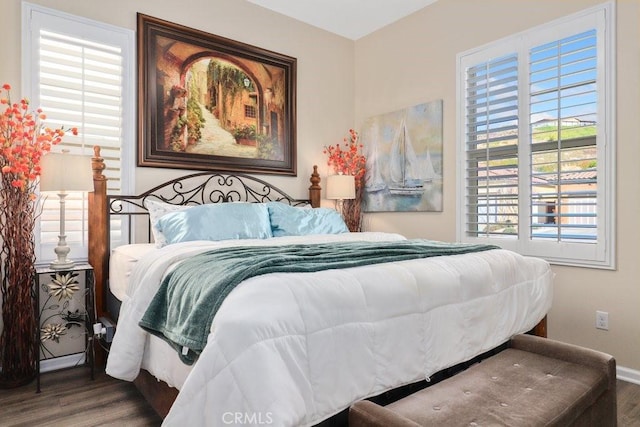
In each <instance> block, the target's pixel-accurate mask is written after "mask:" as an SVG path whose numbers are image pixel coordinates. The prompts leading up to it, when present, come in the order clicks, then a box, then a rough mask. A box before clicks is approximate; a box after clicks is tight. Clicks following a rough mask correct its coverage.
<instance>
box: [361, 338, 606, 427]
mask: <svg viewBox="0 0 640 427" xmlns="http://www.w3.org/2000/svg"><path fill="white" fill-rule="evenodd" d="M443 425H451V426H453V425H457V426H486V425H502V426H562V427H565V426H601V427H604V426H616V425H617V408H616V363H615V359H614V358H613V357H611V356H609V355H607V354H604V353H600V352H597V351H594V350H589V349H586V348H582V347H578V346H574V345H570V344H565V343H560V342H557V341H553V340H548V339H544V338H540V337H535V336H529V335H518V336H516V337H514V338H513V339H512V340H511V341H510V343H509V348H507V349H506V350H503V351H502V352H500V353H498V354H496V355H494V356H491V357H489V358H487V359H485V360H483V361H482V362H480V363H477V364H475V365H473V366H471V367H470V368H468V369H467V370H465V371H463V372H461V373H459V374H456V375H454V376H453V377H451V378H449V379H446V380H444V381H442V382H440V383H438V384H434V385H433V386H431V387H428V388H426V389H424V390H421V391H419V392H416V393H414V394H411V395H409V396H407V397H405V398H403V399H401V400H399V401H397V402H394V403H392V404H390V405H388V406H379V405H377V404H375V403H373V402H370V401H360V402H357V403H355V404H354V405H352V406H351V409H350V411H349V426H350V427H377V426H379V427H382V426H385V427H416V426H443Z"/></svg>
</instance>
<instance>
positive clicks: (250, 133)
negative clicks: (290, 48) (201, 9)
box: [138, 14, 296, 175]
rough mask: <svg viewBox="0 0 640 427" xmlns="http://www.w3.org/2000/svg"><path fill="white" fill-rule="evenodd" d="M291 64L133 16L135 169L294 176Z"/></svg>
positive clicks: (282, 58) (239, 45) (288, 59)
mask: <svg viewBox="0 0 640 427" xmlns="http://www.w3.org/2000/svg"><path fill="white" fill-rule="evenodd" d="M295 82H296V59H295V58H292V57H289V56H286V55H282V54H279V53H275V52H271V51H268V50H265V49H261V48H258V47H255V46H250V45H247V44H244V43H240V42H237V41H233V40H229V39H226V38H223V37H219V36H216V35H213V34H209V33H206V32H203V31H199V30H195V29H191V28H186V27H183V26H181V25H178V24H174V23H171V22H167V21H163V20H161V19H157V18H153V17H150V16H147V15H143V14H138V115H139V116H138V166H150V167H167V168H179V169H198V170H225V171H237V172H257V173H272V174H284V175H296V122H295V118H296V86H295Z"/></svg>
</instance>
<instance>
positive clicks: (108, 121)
mask: <svg viewBox="0 0 640 427" xmlns="http://www.w3.org/2000/svg"><path fill="white" fill-rule="evenodd" d="M23 28H24V30H23V31H24V32H23V49H24V51H23V55H24V64H25V67H24V73H25V78H24V88H23V89H24V90H23V92H24V93H25V94H27V96H28V97H29V98H30V99H31V103H32V105H33V106H38V107H41V108H42V109H43V110H44V111H45V113H46V114H47V120H46V124H47V125H48V126H51V127H60V126H65V127H77V128H78V132H79V133H78V136H73V135H71V134H67V135H65V137H64V140H63V142H62V143H61V144H60V145H59V146H56V147H54V148H53V151H61V150H62V149H67V150H69V151H70V152H71V153H73V154H86V155H92V154H93V146H94V145H99V146H100V147H101V149H102V150H101V156H102V157H103V158H104V159H105V163H106V166H107V167H106V170H105V172H104V173H105V175H106V176H107V178H108V179H109V181H108V191H109V192H110V193H112V194H119V193H121V192H122V191H123V190H124V191H129V188H128V186H129V185H131V183H132V179H131V176H130V175H131V173H132V172H133V163H132V161H131V160H132V154H133V153H131V152H129V151H130V150H131V149H129V150H127V147H132V146H133V141H134V129H133V124H134V115H133V114H134V108H133V106H134V104H133V102H134V101H133V96H134V81H133V75H134V74H133V46H134V37H133V32H132V31H130V30H126V29H122V28H117V27H112V26H109V25H105V24H102V23H99V22H95V21H90V20H87V19H84V18H80V17H76V16H72V15H68V14H65V13H62V12H58V11H55V10H51V9H46V8H42V7H39V6H35V5H31V4H28V3H24V5H23ZM125 141H126V143H125ZM71 172H72V171H71ZM86 206H87V201H86V195H84V196H83V194H81V193H75V194H73V193H71V194H69V195H68V196H67V198H66V222H65V228H66V235H67V243H68V244H69V246H70V247H71V258H72V259H76V260H79V259H86V257H87V212H86ZM58 219H59V204H58V198H57V197H55V195H49V196H48V197H47V198H46V199H45V201H44V203H43V208H42V214H41V216H40V218H39V227H38V228H37V230H36V236H37V237H38V238H39V245H38V247H39V253H38V262H40V263H42V262H47V261H50V260H51V259H53V258H54V253H53V248H54V247H55V246H56V245H57V242H58V234H59V222H58ZM119 233H120V224H119V223H114V224H112V235H113V236H112V237H114V238H116V239H117V238H118V237H119ZM38 238H37V240H38Z"/></svg>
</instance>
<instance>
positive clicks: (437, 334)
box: [89, 151, 553, 426]
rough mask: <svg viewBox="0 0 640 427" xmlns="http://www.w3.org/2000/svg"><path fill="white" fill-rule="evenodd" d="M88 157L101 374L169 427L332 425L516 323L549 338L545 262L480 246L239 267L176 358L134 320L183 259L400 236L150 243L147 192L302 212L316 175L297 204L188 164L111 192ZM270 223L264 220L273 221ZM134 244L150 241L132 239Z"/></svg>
mask: <svg viewBox="0 0 640 427" xmlns="http://www.w3.org/2000/svg"><path fill="white" fill-rule="evenodd" d="M93 168H94V186H95V191H94V192H93V193H92V194H90V214H89V215H90V229H89V232H90V236H89V241H90V250H89V256H90V262H91V264H92V265H93V266H94V269H95V274H96V304H97V311H98V314H99V316H108V317H111V318H116V317H117V318H118V324H117V328H116V336H115V339H114V342H113V344H112V346H111V351H110V354H109V357H108V360H107V368H106V369H107V373H108V374H110V375H112V376H114V377H116V378H120V379H123V380H127V381H134V382H136V384H137V385H138V386H139V387H140V388H141V391H143V394H145V397H147V398H148V400H150V401H151V402H152V404H156V405H157V407H159V408H160V409H159V410H160V411H161V412H163V415H165V413H166V411H167V408H169V407H170V410H169V411H168V413H166V418H165V423H166V424H167V425H180V424H182V425H224V424H233V423H236V424H241V425H261V424H273V425H282V426H285V425H291V426H297V425H308V426H311V425H317V424H320V423H323V422H324V423H326V422H327V421H326V420H328V419H331V418H332V417H334V419H335V416H336V414H339V413H341V412H342V411H344V410H345V408H348V407H349V405H350V404H351V403H353V402H355V401H357V400H360V399H363V398H368V397H372V396H378V395H381V394H384V393H386V392H388V391H389V390H393V389H397V388H398V387H402V386H406V385H409V384H412V383H415V382H418V381H424V380H425V379H429V378H431V377H434V376H436V375H439V374H440V373H442V372H444V371H446V370H447V369H448V368H450V367H452V366H456V365H458V364H460V363H464V362H466V361H469V360H473V359H474V358H475V357H478V356H479V355H481V354H483V353H486V352H487V351H491V350H492V349H494V348H497V347H499V346H501V345H502V344H503V343H505V342H506V341H508V340H509V338H510V337H511V336H513V335H515V334H518V333H522V332H527V331H530V330H532V329H533V330H535V332H536V333H537V334H539V335H545V334H546V330H545V327H546V324H545V322H544V320H545V315H546V313H547V311H548V310H549V309H550V306H551V300H552V278H553V274H552V273H551V270H550V268H549V265H548V264H547V263H546V262H544V261H542V260H539V259H535V258H527V257H522V256H520V255H518V254H515V253H513V252H509V251H505V250H502V249H499V248H493V249H491V248H484V249H483V250H480V251H478V252H468V253H467V252H462V253H459V254H455V255H448V256H435V257H428V258H419V259H407V260H401V261H397V262H393V263H391V262H385V263H372V264H366V265H358V266H355V267H349V268H339V269H337V268H330V269H324V270H320V271H315V270H314V271H313V272H306V271H305V272H288V271H287V272H274V273H270V274H263V275H259V276H255V277H250V278H247V279H246V280H243V281H241V282H240V283H239V284H238V285H237V287H235V288H234V289H233V290H232V291H230V293H229V294H228V296H227V297H226V299H224V300H223V302H222V303H221V305H220V306H219V309H218V312H217V314H216V315H215V317H213V320H212V323H211V324H210V325H208V326H207V328H208V329H206V330H205V335H206V338H207V339H206V344H205V346H204V347H203V348H202V349H201V350H199V351H198V353H197V355H196V357H194V358H193V359H194V360H195V362H194V363H193V364H191V365H189V364H186V363H183V361H181V356H184V355H185V354H187V353H188V352H189V348H188V346H184V345H183V346H182V347H180V345H178V346H177V347H176V348H178V351H176V350H175V348H174V347H172V346H171V345H170V344H169V343H168V342H167V341H166V340H164V339H161V338H158V337H157V336H156V335H154V334H153V333H148V332H147V331H146V330H144V329H142V328H140V327H139V326H138V325H139V324H140V322H141V320H142V319H143V316H146V315H147V313H148V311H149V310H148V309H147V308H148V306H149V304H150V303H152V301H155V299H157V295H158V290H159V289H161V288H162V286H163V285H164V282H166V278H167V277H169V276H171V273H172V272H177V271H179V269H180V265H181V263H182V264H184V265H186V263H188V262H193V260H197V259H199V258H196V257H199V256H202V255H208V254H218V253H219V252H223V251H226V252H229V253H232V252H236V251H240V250H250V251H254V252H263V253H266V254H269V253H276V252H278V251H280V250H283V251H289V250H290V249H291V248H294V249H296V250H297V248H298V247H305V248H307V247H310V246H313V247H314V248H315V247H316V246H317V247H321V246H322V247H328V250H331V248H332V247H335V248H338V247H342V246H345V247H348V246H349V245H361V246H366V247H371V246H372V245H373V246H375V245H378V246H380V247H383V246H385V245H390V246H392V247H394V248H395V246H394V245H397V246H401V245H406V244H407V243H408V242H407V241H406V239H405V238H404V237H403V236H400V235H397V234H389V233H372V232H369V233H328V234H324V233H322V234H318V233H313V234H312V235H309V234H304V235H292V234H291V233H284V235H278V236H275V237H268V238H264V237H263V236H260V237H258V238H255V237H256V236H253V235H250V236H248V237H249V238H244V239H231V240H227V239H223V240H216V239H214V240H211V241H209V240H195V241H180V239H178V240H177V241H176V240H175V239H174V240H172V242H173V243H171V244H167V245H165V246H164V247H160V248H158V247H156V244H155V243H153V244H152V243H148V240H147V237H149V236H151V235H153V234H154V230H153V225H152V226H149V228H148V229H147V230H145V231H144V232H142V234H144V236H143V237H140V236H139V234H140V229H141V228H144V227H142V225H143V224H144V225H145V226H146V224H148V223H149V220H148V219H147V215H148V214H149V212H148V210H147V208H146V207H147V205H148V203H145V202H146V201H148V200H152V199H154V200H157V201H160V202H162V203H169V204H173V205H176V206H184V205H200V204H203V203H204V204H215V203H220V202H254V203H256V204H258V205H269V203H271V204H273V203H280V204H283V205H285V206H287V209H289V208H291V209H298V211H295V214H296V215H297V214H298V213H299V214H300V215H307V216H308V215H315V214H316V213H318V212H320V209H318V206H319V202H320V185H319V184H320V178H319V176H318V174H317V170H316V169H314V174H312V176H311V187H310V189H309V199H307V200H297V199H295V198H291V197H290V196H288V195H287V194H285V193H284V192H282V191H280V190H279V189H277V188H276V187H273V186H271V185H269V184H268V183H266V182H264V181H261V180H258V179H256V178H253V177H250V176H246V175H242V174H225V173H202V174H192V175H189V176H188V177H187V178H186V179H187V180H188V181H191V180H196V181H197V182H200V184H197V185H195V187H191V186H189V185H187V184H186V181H185V179H177V180H173V181H171V182H169V183H166V184H161V185H159V186H157V187H155V188H154V189H151V190H149V191H147V192H144V193H142V194H141V195H136V196H118V197H115V196H107V195H106V180H105V178H104V176H103V175H102V170H103V169H104V162H103V160H102V159H101V158H100V155H99V151H96V155H95V157H94V159H93ZM241 204H242V205H244V204H246V203H238V205H241ZM230 206H231V205H226V206H225V208H229V207H230ZM278 206H279V205H278ZM308 206H310V207H311V208H309V207H308ZM194 209H195V208H190V210H188V211H185V212H195V210H194ZM204 209H205V208H197V210H198V211H203V210H204ZM206 209H214V208H209V207H207V208H206ZM216 209H217V208H216ZM252 209H253V208H252ZM260 209H262V207H260ZM276 209H279V208H278V207H276ZM310 209H311V210H313V212H311V211H310ZM291 212H292V211H289V210H285V214H284V216H283V217H280V220H281V221H282V222H283V223H286V222H287V215H289V214H290V213H291ZM269 213H270V214H271V211H269ZM181 215H182V216H181ZM185 215H187V214H184V213H182V212H181V213H179V214H175V215H169V216H173V217H176V218H178V217H179V218H184V217H185ZM167 217H168V216H165V217H164V218H167ZM115 218H126V221H127V222H128V223H132V226H130V227H128V232H127V234H128V235H129V237H128V238H127V239H126V240H127V241H128V242H127V243H128V244H126V245H122V246H120V247H119V248H111V235H112V234H113V233H112V232H111V230H110V225H111V224H113V223H114V221H115ZM269 218H270V220H271V221H274V218H277V216H270V217H269ZM305 218H306V216H305ZM165 222H166V221H165ZM276 222H277V221H276ZM136 223H137V224H136ZM152 223H153V221H152ZM273 224H274V222H272V223H271V225H272V226H273ZM323 224H324V223H323ZM285 225H286V224H285ZM289 226H292V227H295V224H289ZM323 226H324V225H323ZM163 227H164V228H163V230H167V229H168V228H167V225H166V224H164V225H163ZM224 228H225V229H228V228H229V227H224ZM285 228H286V227H285ZM122 229H123V230H127V227H122ZM274 230H275V228H274ZM254 231H255V230H253V228H252V230H251V233H253V232H254ZM136 234H138V235H136ZM293 234H295V233H293ZM140 239H142V240H146V242H144V243H139V242H140ZM170 239H171V237H170ZM149 240H151V239H149ZM133 241H136V242H138V243H131V242H133ZM234 248H235V249H234ZM465 250H466V249H465ZM278 253H279V252H278ZM110 260H111V262H110ZM116 264H117V265H120V267H114V265H116ZM110 269H111V271H110ZM216 274H217V273H216ZM175 275H177V273H176V274H175ZM110 288H111V289H110ZM116 296H117V297H116ZM110 301H112V302H115V304H112V303H111V302H110ZM118 302H121V303H122V307H120V308H118ZM118 311H119V314H118V313H117V312H118ZM143 324H144V322H143ZM185 347H187V349H186V351H185ZM180 348H182V350H183V351H182V354H181V352H180V351H179V350H180ZM185 357H186V356H185ZM150 375H151V376H150ZM150 378H153V379H150ZM178 390H179V392H178Z"/></svg>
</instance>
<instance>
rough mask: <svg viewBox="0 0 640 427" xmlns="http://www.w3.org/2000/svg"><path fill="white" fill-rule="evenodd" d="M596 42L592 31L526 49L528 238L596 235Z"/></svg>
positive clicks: (590, 237) (592, 239)
mask: <svg viewBox="0 0 640 427" xmlns="http://www.w3.org/2000/svg"><path fill="white" fill-rule="evenodd" d="M596 42H597V40H596V31H595V30H591V31H587V32H583V33H580V34H577V35H575V36H572V37H567V38H564V39H561V40H558V41H554V42H552V43H547V44H544V45H541V46H538V47H534V48H532V49H531V50H530V54H529V64H530V65H529V69H530V107H529V109H530V123H531V141H530V142H531V177H532V181H531V207H532V209H531V237H532V239H546V240H554V241H583V242H590V243H595V242H596V241H597V238H598V230H597V207H598V200H597V196H598V194H597V184H598V182H597V181H598V174H597V172H598V167H597V166H598V163H597V145H596V133H597V123H598V119H597V107H598V102H597V101H598V93H597V81H596V77H597V62H598V61H597V48H596V44H597V43H596Z"/></svg>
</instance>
